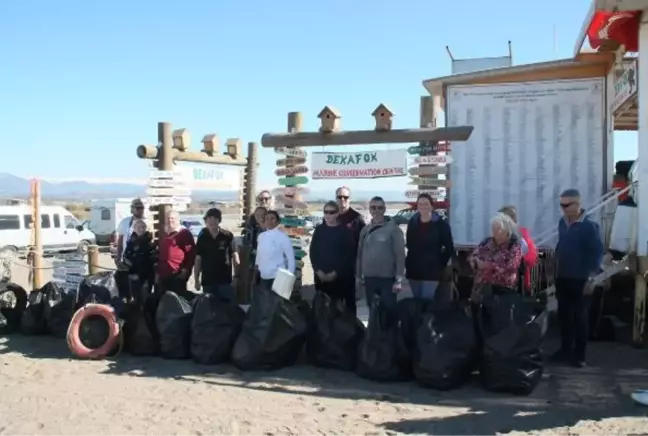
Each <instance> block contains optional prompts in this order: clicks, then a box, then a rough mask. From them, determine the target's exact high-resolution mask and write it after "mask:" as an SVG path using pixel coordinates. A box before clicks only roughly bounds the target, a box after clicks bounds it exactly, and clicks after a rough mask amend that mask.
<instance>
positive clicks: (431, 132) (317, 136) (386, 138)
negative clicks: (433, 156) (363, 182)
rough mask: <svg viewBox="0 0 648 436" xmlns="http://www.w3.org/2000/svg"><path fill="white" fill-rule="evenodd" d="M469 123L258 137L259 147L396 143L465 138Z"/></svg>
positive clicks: (466, 137)
mask: <svg viewBox="0 0 648 436" xmlns="http://www.w3.org/2000/svg"><path fill="white" fill-rule="evenodd" d="M472 131H473V127H472V126H459V127H442V128H438V129H431V128H424V129H399V130H389V131H386V132H377V131H375V130H355V131H346V132H345V131H342V132H332V133H320V132H303V133H266V134H265V135H263V136H262V137H261V145H262V146H263V147H314V146H326V145H359V144H396V143H406V142H426V141H466V140H468V138H470V135H471V133H472Z"/></svg>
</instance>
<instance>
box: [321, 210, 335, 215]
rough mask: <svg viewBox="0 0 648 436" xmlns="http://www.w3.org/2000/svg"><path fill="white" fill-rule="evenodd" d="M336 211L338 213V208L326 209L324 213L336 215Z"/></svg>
mask: <svg viewBox="0 0 648 436" xmlns="http://www.w3.org/2000/svg"><path fill="white" fill-rule="evenodd" d="M336 213H338V211H337V210H325V211H324V215H335V214H336Z"/></svg>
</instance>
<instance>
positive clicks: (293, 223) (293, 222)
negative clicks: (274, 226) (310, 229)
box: [281, 217, 306, 227]
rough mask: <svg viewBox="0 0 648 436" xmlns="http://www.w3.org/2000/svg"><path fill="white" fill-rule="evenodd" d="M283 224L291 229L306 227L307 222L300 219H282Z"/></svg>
mask: <svg viewBox="0 0 648 436" xmlns="http://www.w3.org/2000/svg"><path fill="white" fill-rule="evenodd" d="M281 224H282V225H284V226H290V227H304V226H306V221H305V220H302V219H299V218H293V217H283V218H281Z"/></svg>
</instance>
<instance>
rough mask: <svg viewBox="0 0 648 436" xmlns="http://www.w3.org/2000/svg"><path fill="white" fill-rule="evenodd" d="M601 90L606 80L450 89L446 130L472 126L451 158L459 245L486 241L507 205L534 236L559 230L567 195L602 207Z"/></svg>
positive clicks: (455, 231) (453, 217) (453, 211)
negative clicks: (563, 199) (577, 193)
mask: <svg viewBox="0 0 648 436" xmlns="http://www.w3.org/2000/svg"><path fill="white" fill-rule="evenodd" d="M604 89H605V86H604V79H602V78H600V79H598V78H597V79H584V80H561V81H550V82H527V83H506V84H495V85H469V86H450V87H448V90H447V125H448V126H461V125H468V126H474V128H475V129H474V131H473V133H472V135H471V137H470V139H469V140H468V141H466V142H465V143H462V144H460V145H457V146H456V147H453V148H452V152H451V154H452V163H451V164H450V179H451V180H452V189H451V190H450V223H451V225H452V233H453V236H454V240H455V244H457V245H471V246H472V245H476V244H478V243H479V242H480V241H481V240H483V239H484V238H485V237H487V236H488V235H489V234H490V228H489V227H490V225H489V221H490V218H491V217H492V216H493V215H494V214H495V213H496V212H497V210H498V209H500V208H501V207H502V206H504V205H514V206H516V207H517V209H518V220H519V223H520V225H521V226H524V227H527V228H528V229H529V230H530V232H531V235H532V236H537V235H540V234H543V235H547V232H549V231H550V230H551V229H553V228H556V226H557V224H558V220H559V218H560V216H561V211H560V205H559V201H558V197H559V196H560V193H561V192H562V191H563V190H564V189H568V188H576V189H578V190H580V192H581V195H582V197H583V205H584V206H586V207H587V206H593V205H594V204H595V203H596V202H598V201H599V199H600V197H601V195H602V194H603V172H604V163H605V156H604V153H603V144H604V142H603V140H604V133H605V129H604V127H605V124H604V115H605V112H604V107H605V106H604ZM553 243H554V240H552V241H550V244H553Z"/></svg>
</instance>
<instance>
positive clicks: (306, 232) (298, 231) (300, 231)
mask: <svg viewBox="0 0 648 436" xmlns="http://www.w3.org/2000/svg"><path fill="white" fill-rule="evenodd" d="M279 228H280V229H281V230H282V231H283V232H284V233H285V234H287V235H288V236H310V234H311V233H312V229H306V228H304V227H286V226H284V225H281V226H279Z"/></svg>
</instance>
